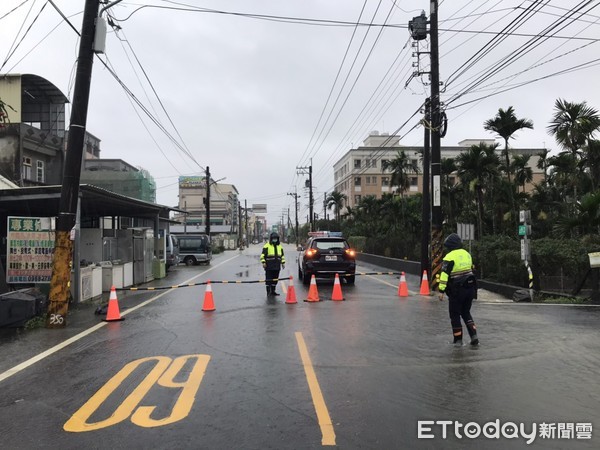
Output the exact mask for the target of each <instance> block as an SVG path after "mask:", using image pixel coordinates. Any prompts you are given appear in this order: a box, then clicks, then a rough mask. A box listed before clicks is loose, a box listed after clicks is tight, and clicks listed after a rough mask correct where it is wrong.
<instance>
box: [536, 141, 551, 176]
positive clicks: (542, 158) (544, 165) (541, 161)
mask: <svg viewBox="0 0 600 450" xmlns="http://www.w3.org/2000/svg"><path fill="white" fill-rule="evenodd" d="M549 154H550V150H548V149H547V148H545V149H544V150H542V151H541V152H539V153H538V154H537V156H538V160H537V164H536V167H537V168H538V169H542V170H543V171H544V181H545V182H548V155H549Z"/></svg>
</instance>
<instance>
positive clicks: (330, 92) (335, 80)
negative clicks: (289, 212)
mask: <svg viewBox="0 0 600 450" xmlns="http://www.w3.org/2000/svg"><path fill="white" fill-rule="evenodd" d="M365 6H367V0H365V2H364V3H363V6H362V9H361V11H360V14H359V16H358V21H357V22H360V19H361V17H362V15H363V12H364V10H365ZM357 29H358V25H357V26H356V27H355V28H354V30H353V31H352V36H351V37H350V41H349V42H348V45H347V46H346V51H345V53H344V57H343V58H342V62H341V64H340V67H339V68H338V71H337V74H336V76H335V79H334V81H333V84H332V85H331V89H330V90H329V95H328V96H327V100H326V101H325V104H324V105H323V109H322V110H321V115H320V116H319V120H317V124H316V125H315V129H314V130H313V132H312V135H311V137H310V139H309V140H308V145H307V146H306V149H305V150H304V152H303V153H302V156H300V160H299V162H298V164H297V165H298V166H301V165H302V161H303V160H304V155H305V154H306V152H307V151H308V150H309V148H310V144H311V143H312V140H313V138H314V137H315V134H316V132H317V129H318V128H319V124H320V123H321V119H322V118H323V115H324V114H325V110H326V109H327V105H328V104H329V100H330V99H331V96H332V94H333V91H334V88H335V86H336V84H337V81H338V79H339V76H340V73H341V72H342V68H343V67H344V63H345V62H346V57H347V56H348V53H349V52H350V47H351V46H352V42H353V41H354V36H355V35H356V30H357ZM342 88H343V87H342ZM290 190H291V189H290Z"/></svg>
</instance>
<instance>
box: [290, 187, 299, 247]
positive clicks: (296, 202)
mask: <svg viewBox="0 0 600 450" xmlns="http://www.w3.org/2000/svg"><path fill="white" fill-rule="evenodd" d="M288 195H291V196H292V197H294V208H295V209H296V227H295V230H294V237H295V238H296V247H298V192H294V193H293V194H290V193H288Z"/></svg>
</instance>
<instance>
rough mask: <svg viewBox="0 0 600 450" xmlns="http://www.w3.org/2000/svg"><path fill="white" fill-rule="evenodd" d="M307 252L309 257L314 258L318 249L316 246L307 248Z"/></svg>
mask: <svg viewBox="0 0 600 450" xmlns="http://www.w3.org/2000/svg"><path fill="white" fill-rule="evenodd" d="M305 254H306V257H307V258H312V257H313V256H315V255H316V254H317V251H316V250H315V249H314V248H309V249H308V250H306V252H305Z"/></svg>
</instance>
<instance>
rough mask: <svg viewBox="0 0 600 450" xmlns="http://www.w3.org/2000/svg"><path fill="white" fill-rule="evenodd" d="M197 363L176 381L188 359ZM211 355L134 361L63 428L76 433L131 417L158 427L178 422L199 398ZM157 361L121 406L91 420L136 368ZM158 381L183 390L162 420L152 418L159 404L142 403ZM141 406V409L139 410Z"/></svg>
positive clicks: (140, 424)
mask: <svg viewBox="0 0 600 450" xmlns="http://www.w3.org/2000/svg"><path fill="white" fill-rule="evenodd" d="M193 359H195V360H196V362H195V364H194V365H193V367H192V370H191V372H190V374H189V376H188V378H187V380H185V381H177V382H176V381H174V380H175V378H176V377H177V376H178V375H179V372H180V371H181V369H182V368H183V367H184V365H185V363H186V362H187V361H188V360H193ZM209 360H210V356H209V355H185V356H180V357H178V358H176V359H175V360H172V359H171V358H169V357H167V356H154V357H149V358H142V359H138V360H135V361H131V362H130V363H128V364H127V365H125V366H124V367H123V368H122V369H121V370H120V371H119V372H118V373H117V374H116V375H115V376H113V377H112V378H111V379H110V380H108V381H107V382H106V384H104V386H102V387H101V388H100V389H99V390H98V392H96V393H95V394H94V395H93V396H92V397H91V398H90V399H89V400H88V401H87V402H86V403H85V404H84V405H83V406H82V407H81V408H79V410H77V412H75V414H73V415H72V416H71V418H70V419H69V420H68V421H67V422H66V423H65V424H64V426H63V429H64V430H65V431H69V432H72V433H80V432H85V431H92V430H99V429H101V428H106V427H109V426H112V425H116V424H117V423H120V422H122V421H124V420H126V419H127V418H129V417H131V421H132V422H133V423H134V424H136V425H138V426H140V427H145V428H150V427H158V426H162V425H167V424H170V423H174V422H178V421H180V420H182V419H184V418H185V417H187V415H188V414H189V412H190V411H191V409H192V406H193V404H194V400H195V398H196V392H197V391H198V389H199V388H200V383H201V382H202V378H203V376H204V373H205V371H206V367H207V365H208V361H209ZM149 362H154V367H153V368H152V370H150V372H149V373H148V374H147V375H146V377H145V378H144V379H143V380H142V381H141V382H140V383H139V384H138V385H137V387H136V388H135V389H134V390H133V392H131V394H129V395H128V396H127V398H125V400H123V401H122V402H121V403H120V404H119V406H118V407H117V409H116V410H115V411H114V412H113V413H112V414H111V415H110V416H109V417H108V418H107V419H104V420H100V421H98V422H93V423H89V422H88V419H89V418H90V417H91V416H92V414H94V412H96V411H97V410H98V408H99V407H100V406H101V405H102V404H103V403H104V402H105V401H106V400H107V399H108V397H109V396H110V395H111V394H112V393H113V392H114V391H115V390H116V389H117V388H118V387H119V386H120V385H121V384H123V382H124V381H125V380H126V379H127V378H128V377H129V376H130V375H131V374H132V373H133V372H134V371H135V370H136V369H138V367H140V366H141V365H143V364H145V363H149ZM155 384H158V385H160V386H163V387H166V388H173V389H178V390H179V389H180V393H179V396H178V398H177V400H176V401H175V404H174V405H173V409H172V411H171V414H170V415H169V416H167V417H164V418H161V419H154V418H152V417H151V415H152V413H153V412H154V410H155V409H156V406H138V405H139V404H140V402H141V401H142V400H143V399H144V397H145V396H146V395H147V394H148V392H149V391H150V390H151V389H152V387H153V386H154V385H155ZM136 408H137V409H136Z"/></svg>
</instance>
